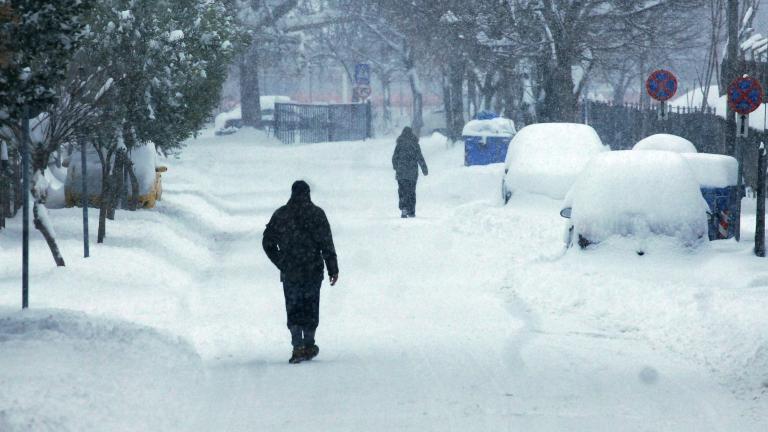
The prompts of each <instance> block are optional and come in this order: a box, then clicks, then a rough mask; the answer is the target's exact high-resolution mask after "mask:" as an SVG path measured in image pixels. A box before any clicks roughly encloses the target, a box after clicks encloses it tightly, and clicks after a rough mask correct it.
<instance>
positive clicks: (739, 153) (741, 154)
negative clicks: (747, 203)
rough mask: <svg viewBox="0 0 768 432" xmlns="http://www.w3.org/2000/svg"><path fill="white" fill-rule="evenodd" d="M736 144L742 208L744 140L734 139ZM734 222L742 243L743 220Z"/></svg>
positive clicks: (739, 196)
mask: <svg viewBox="0 0 768 432" xmlns="http://www.w3.org/2000/svg"><path fill="white" fill-rule="evenodd" d="M734 142H735V144H736V157H737V161H738V163H739V168H738V178H737V179H736V193H737V194H738V199H739V207H741V199H742V198H744V193H743V192H742V189H743V188H744V180H743V177H744V148H743V147H744V140H743V139H742V138H739V137H734ZM734 222H735V224H736V227H735V231H736V232H735V234H736V241H741V218H736V220H735V221H734Z"/></svg>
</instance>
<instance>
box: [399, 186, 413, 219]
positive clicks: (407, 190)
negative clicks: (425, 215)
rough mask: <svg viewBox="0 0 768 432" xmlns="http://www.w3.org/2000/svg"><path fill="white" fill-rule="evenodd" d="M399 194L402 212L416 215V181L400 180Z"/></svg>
mask: <svg viewBox="0 0 768 432" xmlns="http://www.w3.org/2000/svg"><path fill="white" fill-rule="evenodd" d="M397 186H398V188H397V194H398V196H399V197H400V210H405V212H406V213H408V214H410V215H415V214H416V181H415V180H398V181H397Z"/></svg>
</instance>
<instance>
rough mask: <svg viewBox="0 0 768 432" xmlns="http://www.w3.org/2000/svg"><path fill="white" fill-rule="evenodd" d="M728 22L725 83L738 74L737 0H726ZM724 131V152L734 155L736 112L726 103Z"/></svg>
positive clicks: (724, 70) (723, 66)
mask: <svg viewBox="0 0 768 432" xmlns="http://www.w3.org/2000/svg"><path fill="white" fill-rule="evenodd" d="M726 20H727V22H728V46H727V54H726V59H725V61H723V65H722V68H723V71H722V76H723V78H724V81H725V82H726V83H730V82H731V81H732V80H735V79H736V78H738V76H739V1H738V0H728V9H727V14H726ZM725 113H726V115H725V119H726V122H727V123H726V126H727V127H726V129H725V130H726V132H725V134H726V135H725V146H726V152H727V153H728V154H729V155H731V156H736V113H735V112H734V111H733V110H731V108H730V107H729V106H727V104H726V108H725ZM739 180H741V179H739Z"/></svg>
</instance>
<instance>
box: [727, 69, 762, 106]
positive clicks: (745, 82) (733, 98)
mask: <svg viewBox="0 0 768 432" xmlns="http://www.w3.org/2000/svg"><path fill="white" fill-rule="evenodd" d="M762 103H763V87H762V86H761V85H760V82H759V81H757V80H756V79H754V78H752V77H748V76H747V77H742V78H737V79H736V80H734V81H733V82H732V83H731V85H730V86H729V87H728V106H729V107H731V109H732V110H734V111H735V112H737V113H739V114H742V115H747V114H749V113H751V112H752V111H754V110H756V109H757V108H759V107H760V104H762Z"/></svg>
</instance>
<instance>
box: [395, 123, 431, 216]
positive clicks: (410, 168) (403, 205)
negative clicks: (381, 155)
mask: <svg viewBox="0 0 768 432" xmlns="http://www.w3.org/2000/svg"><path fill="white" fill-rule="evenodd" d="M419 167H421V172H422V173H424V175H428V173H429V170H428V169H427V162H426V161H425V160H424V156H423V155H422V154H421V146H419V138H417V137H416V135H415V134H414V133H413V130H412V129H411V128H409V127H406V128H404V129H403V132H402V133H401V134H400V136H399V137H398V138H397V146H395V153H394V154H393V155H392V168H394V170H395V178H396V180H397V186H398V189H397V193H398V196H399V198H400V217H403V218H407V217H416V182H418V180H419Z"/></svg>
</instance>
